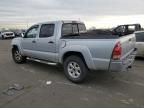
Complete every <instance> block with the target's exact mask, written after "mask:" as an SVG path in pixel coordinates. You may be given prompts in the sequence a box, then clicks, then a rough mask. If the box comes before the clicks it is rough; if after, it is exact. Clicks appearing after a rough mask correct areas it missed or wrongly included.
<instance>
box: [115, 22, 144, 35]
mask: <svg viewBox="0 0 144 108" xmlns="http://www.w3.org/2000/svg"><path fill="white" fill-rule="evenodd" d="M141 29H142V28H141V25H140V24H126V25H119V26H117V27H116V28H114V29H112V33H113V34H114V35H119V36H124V35H129V34H133V33H134V32H135V31H140V30H141Z"/></svg>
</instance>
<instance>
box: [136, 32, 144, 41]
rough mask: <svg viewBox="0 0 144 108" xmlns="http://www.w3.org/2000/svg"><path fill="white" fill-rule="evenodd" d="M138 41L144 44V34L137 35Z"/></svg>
mask: <svg viewBox="0 0 144 108" xmlns="http://www.w3.org/2000/svg"><path fill="white" fill-rule="evenodd" d="M136 41H137V42H144V33H136Z"/></svg>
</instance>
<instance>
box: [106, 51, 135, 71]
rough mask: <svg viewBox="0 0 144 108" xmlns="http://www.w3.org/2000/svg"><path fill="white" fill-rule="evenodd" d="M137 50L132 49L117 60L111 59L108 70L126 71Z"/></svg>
mask: <svg viewBox="0 0 144 108" xmlns="http://www.w3.org/2000/svg"><path fill="white" fill-rule="evenodd" d="M136 53H137V50H134V51H133V52H132V53H130V54H129V55H128V56H126V57H125V58H123V59H121V60H119V61H114V60H113V61H111V64H110V67H109V71H111V72H123V71H127V70H128V69H129V68H131V67H132V65H133V63H134V60H135V56H136Z"/></svg>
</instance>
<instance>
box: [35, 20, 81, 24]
mask: <svg viewBox="0 0 144 108" xmlns="http://www.w3.org/2000/svg"><path fill="white" fill-rule="evenodd" d="M46 23H83V22H82V21H77V20H57V21H47V22H41V23H38V24H46Z"/></svg>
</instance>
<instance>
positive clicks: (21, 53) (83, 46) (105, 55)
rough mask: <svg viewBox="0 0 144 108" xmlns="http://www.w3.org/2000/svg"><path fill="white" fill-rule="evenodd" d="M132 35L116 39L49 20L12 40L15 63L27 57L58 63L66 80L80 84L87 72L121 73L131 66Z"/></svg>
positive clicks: (80, 24) (76, 24) (77, 23)
mask: <svg viewBox="0 0 144 108" xmlns="http://www.w3.org/2000/svg"><path fill="white" fill-rule="evenodd" d="M135 41H136V39H135V35H134V34H131V35H127V36H123V37H119V36H116V35H105V34H97V33H92V32H87V31H86V27H85V25H84V23H83V22H80V21H53V22H46V23H39V24H36V25H33V26H32V27H30V28H29V29H28V30H27V32H26V33H25V35H24V36H23V37H21V38H15V39H13V40H12V56H13V59H14V61H15V62H16V63H19V64H20V63H24V62H25V61H26V59H27V57H29V58H34V59H38V60H42V61H48V62H53V63H58V64H61V65H62V66H63V67H64V72H65V75H66V77H67V78H68V79H69V80H71V81H72V82H75V83H78V82H82V81H83V80H84V79H85V78H86V75H87V73H88V71H90V70H104V71H113V72H117V71H125V70H127V69H128V68H130V67H131V66H132V64H133V61H134V58H135V54H136V49H135Z"/></svg>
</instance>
